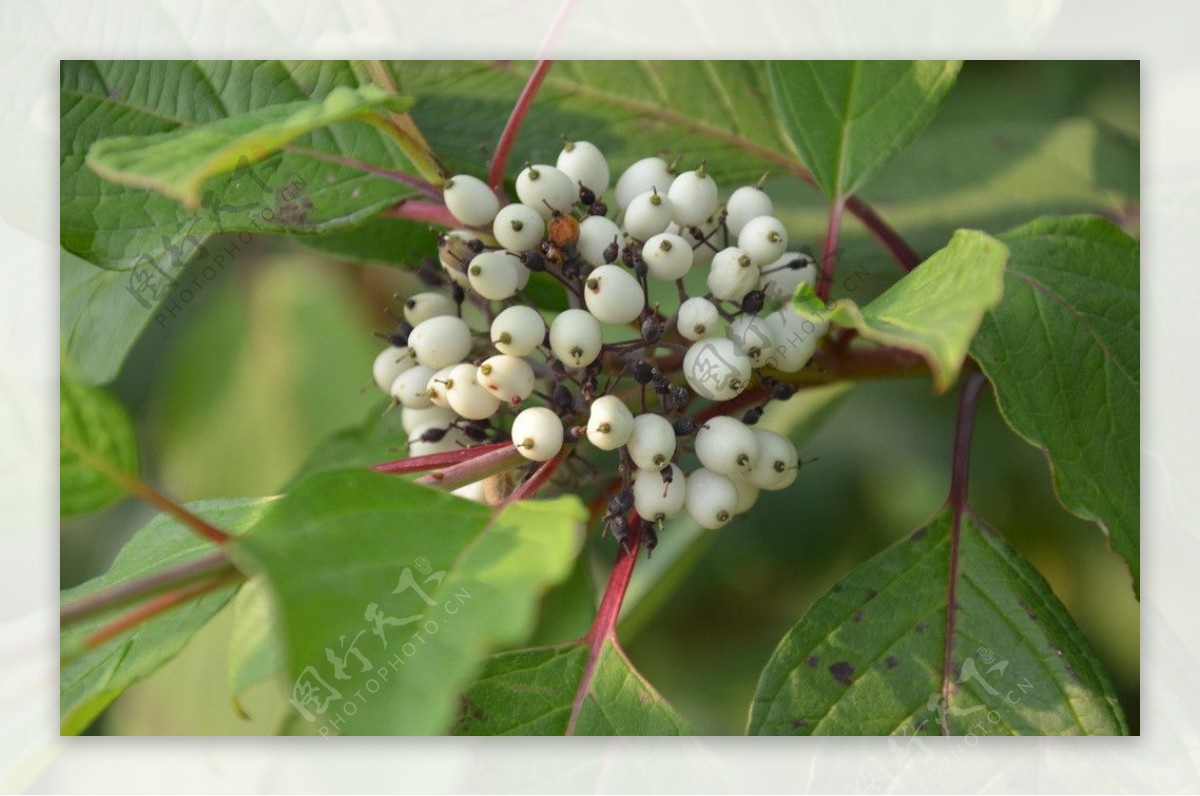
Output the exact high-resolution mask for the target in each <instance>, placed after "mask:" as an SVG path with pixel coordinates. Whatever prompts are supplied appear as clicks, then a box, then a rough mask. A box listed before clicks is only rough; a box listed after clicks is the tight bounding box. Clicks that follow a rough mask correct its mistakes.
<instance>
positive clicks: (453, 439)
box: [408, 423, 470, 456]
mask: <svg viewBox="0 0 1200 796" xmlns="http://www.w3.org/2000/svg"><path fill="white" fill-rule="evenodd" d="M430 429H437V430H444V431H445V434H443V435H442V438H441V439H439V440H438V441H436V442H427V441H425V440H423V439H421V436H422V435H423V434H424V433H425V432H426V431H429V430H430ZM468 444H470V440H469V439H467V435H466V434H464V433H463V432H462V431H461V430H460V429H458V428H455V427H453V426H449V425H448V424H447V423H426V424H424V425H421V426H418V427H417V428H414V429H413V431H412V434H411V435H410V436H409V438H408V455H409V456H428V455H429V454H431V453H449V452H450V451H456V450H458V449H459V448H462V447H465V446H466V445H468Z"/></svg>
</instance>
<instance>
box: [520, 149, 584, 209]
mask: <svg viewBox="0 0 1200 796" xmlns="http://www.w3.org/2000/svg"><path fill="white" fill-rule="evenodd" d="M516 187H517V197H518V198H519V199H520V200H521V204H525V205H529V206H530V207H532V208H533V209H534V210H536V211H537V212H538V214H539V215H540V216H541V217H542V218H543V219H545V220H549V218H550V216H551V214H552V212H553V211H554V210H557V211H559V212H560V213H569V212H571V210H572V209H574V207H575V202H576V201H577V200H578V198H579V189H578V188H576V187H575V181H574V180H572V179H571V178H570V177H568V176H567V175H566V174H564V173H563V172H561V171H559V170H558V169H556V168H555V167H554V166H547V165H545V164H542V163H539V164H537V165H534V166H526V167H525V168H524V169H522V170H521V173H520V174H518V175H517V185H516ZM547 205H549V206H548V207H547Z"/></svg>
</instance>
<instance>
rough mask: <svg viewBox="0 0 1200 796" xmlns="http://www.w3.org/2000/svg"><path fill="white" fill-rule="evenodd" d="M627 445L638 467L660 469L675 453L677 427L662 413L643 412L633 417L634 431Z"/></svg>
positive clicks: (669, 461)
mask: <svg viewBox="0 0 1200 796" xmlns="http://www.w3.org/2000/svg"><path fill="white" fill-rule="evenodd" d="M626 445H627V447H628V450H629V456H630V458H631V459H633V463H634V464H636V465H637V466H638V469H640V470H654V471H658V470H661V469H663V468H664V467H666V466H667V465H668V464H670V463H671V458H672V457H673V456H674V455H675V445H676V439H675V429H674V427H673V426H672V425H671V421H670V420H667V419H666V418H665V417H663V416H662V415H655V414H649V413H646V414H641V415H638V416H637V417H635V418H634V419H633V432H632V433H631V434H630V435H629V441H628V442H627V443H626Z"/></svg>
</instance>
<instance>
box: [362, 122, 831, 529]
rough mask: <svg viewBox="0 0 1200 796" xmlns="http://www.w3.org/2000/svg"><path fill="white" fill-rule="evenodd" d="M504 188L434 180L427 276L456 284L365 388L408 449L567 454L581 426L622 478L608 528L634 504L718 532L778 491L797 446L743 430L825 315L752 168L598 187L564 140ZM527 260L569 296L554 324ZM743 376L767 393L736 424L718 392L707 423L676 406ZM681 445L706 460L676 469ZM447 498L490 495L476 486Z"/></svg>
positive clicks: (601, 162)
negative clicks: (438, 196) (386, 409)
mask: <svg viewBox="0 0 1200 796" xmlns="http://www.w3.org/2000/svg"><path fill="white" fill-rule="evenodd" d="M515 188H516V194H517V197H518V200H519V201H518V202H514V203H511V204H507V205H504V206H501V202H500V200H499V199H498V198H497V195H496V193H495V192H493V191H492V190H491V189H490V188H489V187H488V185H487V184H486V183H484V182H483V181H482V180H480V179H478V178H476V177H473V176H470V175H457V176H455V177H453V178H451V179H450V180H448V181H447V182H446V183H445V185H444V200H445V204H446V208H447V209H448V210H449V212H450V213H451V214H452V215H453V216H454V218H455V219H457V220H458V221H459V222H460V223H461V224H462V225H463V228H462V229H457V230H453V231H451V232H448V233H446V234H444V235H442V236H441V238H440V239H439V243H438V261H439V263H440V266H441V267H440V269H439V268H437V266H435V265H432V263H431V264H430V265H427V266H426V267H425V268H423V269H422V275H423V277H424V278H425V280H426V281H427V282H429V283H430V284H440V285H444V286H447V287H448V288H449V289H448V291H447V292H425V293H419V294H417V295H414V296H412V297H410V298H408V299H407V300H406V301H405V303H404V318H403V320H402V321H400V323H399V324H398V326H397V328H396V329H395V330H394V331H393V332H392V334H390V335H388V339H389V342H390V343H391V346H389V347H388V348H387V349H385V350H384V351H383V352H381V353H380V354H379V356H378V358H377V359H376V360H375V366H374V378H375V382H376V383H377V384H378V385H379V387H380V388H381V389H383V390H384V391H386V392H388V393H390V394H391V396H392V398H393V400H394V403H395V404H399V405H401V406H402V407H403V418H402V422H403V426H404V429H405V431H406V432H407V433H408V434H409V452H410V454H411V455H423V454H430V453H438V452H446V451H453V450H456V449H458V448H460V447H463V446H471V445H476V444H479V443H482V442H485V441H497V440H505V439H508V440H511V442H512V444H513V445H514V446H515V447H516V449H517V450H518V451H519V452H520V454H521V455H522V456H524V457H525V458H527V459H530V460H532V461H534V462H546V461H549V460H551V459H553V458H555V457H556V456H559V454H560V453H562V451H563V450H564V447H566V446H569V450H568V454H569V455H570V456H571V457H572V458H575V457H577V456H578V454H580V453H581V452H582V451H583V450H585V446H584V445H583V444H582V443H583V440H584V439H586V442H587V443H588V444H590V446H592V447H593V448H596V449H599V450H602V451H619V456H620V462H621V473H622V481H621V485H620V488H619V489H618V490H617V491H616V493H615V495H614V496H613V497H612V499H611V501H610V503H609V515H608V517H607V518H606V520H607V523H608V527H610V528H612V529H613V531H614V535H616V536H617V537H618V538H620V539H623V538H624V535H625V533H626V532H627V528H626V527H625V519H624V518H625V516H626V515H627V514H628V512H629V510H630V509H636V511H637V514H638V515H639V516H640V517H641V518H642V519H643V520H645V521H647V522H649V523H654V524H656V525H658V526H659V527H661V522H662V521H663V520H665V519H668V518H670V517H673V516H675V515H677V514H679V513H680V512H681V511H686V512H687V513H688V514H689V515H690V516H691V517H692V519H693V520H695V521H696V522H697V523H698V524H699V525H701V526H703V527H705V528H710V529H712V528H719V527H721V526H723V525H725V524H726V523H728V522H729V520H730V519H732V518H733V516H735V515H736V514H739V513H741V512H744V511H746V510H748V509H749V508H750V506H751V505H752V504H753V503H754V502H755V500H756V498H757V496H758V492H759V490H761V489H768V490H773V489H783V488H785V487H787V486H789V485H790V484H791V483H792V482H793V481H794V480H795V478H796V473H797V471H798V469H799V467H800V462H799V458H798V455H797V452H796V448H795V447H794V446H793V445H792V443H791V442H790V441H789V440H787V439H786V438H785V437H783V436H781V435H779V434H776V433H774V432H771V431H766V430H763V429H759V428H754V427H753V426H754V424H755V423H756V422H757V420H758V419H759V417H760V416H761V414H762V406H763V404H765V403H766V402H768V401H770V400H773V399H786V398H788V397H789V396H790V395H791V394H792V391H793V389H794V388H792V387H791V386H790V385H788V384H786V383H784V382H781V381H780V379H779V378H778V376H777V375H773V374H777V373H790V372H795V371H797V370H799V369H801V368H803V367H804V366H805V365H806V364H807V363H808V361H809V359H810V358H811V357H812V355H813V352H814V351H815V349H816V346H817V343H818V342H819V340H820V338H821V336H822V335H823V334H824V333H825V332H826V330H827V324H825V323H823V322H820V321H817V320H813V319H809V318H805V317H802V316H801V315H798V314H796V313H795V311H794V310H793V309H792V308H791V306H790V299H791V297H792V295H793V294H794V292H795V291H796V289H797V288H798V287H799V285H800V284H801V283H808V284H809V285H810V286H815V282H816V279H817V268H816V264H815V262H814V261H813V258H812V257H811V256H809V255H808V254H807V253H804V252H794V251H793V252H788V251H787V249H788V234H787V230H786V229H785V228H784V225H783V224H782V223H781V222H780V220H779V219H778V218H776V217H775V216H774V215H773V212H774V205H773V203H772V201H771V198H770V197H769V196H768V195H767V194H766V192H765V191H763V190H762V187H761V181H760V183H759V184H758V185H747V186H743V187H740V188H738V189H737V190H735V191H733V193H732V194H730V195H729V196H728V197H727V198H726V199H725V200H724V201H722V199H721V195H720V191H719V189H718V186H717V184H716V181H715V180H714V179H713V177H712V176H711V175H709V174H708V173H707V172H706V170H705V164H704V163H701V164H700V165H699V167H698V168H696V169H695V170H693V171H685V172H682V173H676V171H675V168H674V164H670V165H669V164H668V163H667V162H665V161H664V160H662V159H661V158H657V157H649V158H645V159H643V160H639V161H638V162H636V163H634V164H633V165H632V166H630V167H629V168H628V169H626V170H625V172H624V173H623V174H622V175H621V176H620V178H619V179H618V180H617V182H616V185H615V187H614V189H613V191H612V192H611V194H609V193H608V189H609V167H608V163H607V161H606V159H605V157H604V155H603V154H602V153H601V151H600V150H599V149H598V148H597V147H596V146H594V145H593V144H591V143H588V142H586V141H575V142H571V141H567V142H565V146H564V148H563V150H562V152H561V153H560V154H559V156H558V160H557V163H556V165H554V166H550V165H543V164H537V165H527V166H526V167H525V168H524V169H523V170H522V171H521V172H520V174H519V175H518V176H517V179H516V185H515ZM606 195H611V197H612V199H613V200H615V203H616V207H617V213H616V214H615V218H616V219H617V220H613V218H610V217H609V208H608V205H607V204H606V203H605V196H606ZM700 268H704V269H706V272H707V273H706V279H705V281H704V284H705V286H706V288H707V290H706V292H705V293H704V294H703V295H690V292H689V286H688V282H689V280H688V276H689V274H691V273H692V272H693V271H695V270H697V269H700ZM535 272H537V273H544V274H547V275H548V276H549V277H550V278H552V279H554V280H557V281H558V282H559V283H561V284H562V285H563V287H564V289H565V291H566V294H567V296H568V297H569V299H570V302H571V306H570V308H569V309H566V310H564V311H562V312H559V313H557V314H556V315H554V316H553V317H552V318H549V324H547V320H548V318H547V317H546V316H544V315H543V312H542V311H541V310H539V309H538V308H537V307H535V306H533V305H532V304H531V302H530V301H528V300H527V298H526V296H525V294H524V289H525V287H526V285H527V283H528V282H529V280H530V278H531V275H532V274H533V273H535ZM690 281H691V282H693V283H696V282H698V281H699V280H698V279H696V278H695V277H693V278H692V279H691V280H690ZM654 282H660V283H665V284H666V286H667V289H668V290H670V286H671V285H672V284H673V285H674V292H675V293H676V294H677V295H678V299H679V304H678V308H677V309H676V310H675V311H674V312H673V313H672V314H670V315H669V316H668V315H665V314H664V313H663V312H661V311H660V305H659V304H657V303H655V304H651V302H650V300H649V299H648V295H649V291H651V290H652V289H656V288H655V287H654ZM672 303H674V302H673V301H672ZM780 305H782V306H780ZM772 310H773V311H772ZM485 325H486V327H487V329H486V332H485V331H484V328H483V327H484V326H485ZM622 331H623V332H625V334H624V335H622V334H621V332H622ZM752 386H754V387H756V388H757V390H758V393H760V394H761V395H762V396H763V397H762V399H761V400H758V401H755V402H753V403H752V404H751V405H749V409H748V410H746V411H745V413H744V415H743V416H742V418H741V419H740V420H739V419H735V418H733V417H725V416H721V415H720V414H719V411H720V409H721V407H720V406H719V405H718V406H717V407H715V408H714V409H715V411H714V410H709V411H708V412H706V413H704V415H703V416H704V417H706V418H708V419H704V420H698V419H697V415H695V414H688V412H687V410H688V409H689V408H690V407H691V405H692V404H693V401H694V399H695V398H696V397H697V396H699V397H701V398H704V399H707V400H709V401H714V402H722V401H728V400H729V399H732V398H735V397H736V396H738V395H740V394H741V393H743V392H744V391H746V390H747V389H748V388H751V387H752ZM531 404H536V405H531ZM634 406H636V407H637V411H636V412H635V411H634V409H633V408H631V407H634ZM743 408H745V407H743ZM710 415H712V416H711V417H709V416H710ZM689 447H690V448H691V449H692V451H693V452H694V454H695V457H696V459H698V460H699V466H698V467H696V468H695V469H692V470H691V472H690V473H687V474H685V472H684V470H683V469H682V467H681V466H680V461H681V459H682V458H683V457H684V455H685V454H686V453H687V448H689ZM458 493H459V494H462V495H464V496H466V497H470V498H472V499H476V500H485V499H486V495H485V488H484V484H483V482H480V483H478V484H473V485H470V486H468V487H463V488H462V489H460V490H458ZM647 530H649V531H650V532H651V534H652V533H653V529H652V528H650V527H648V526H647Z"/></svg>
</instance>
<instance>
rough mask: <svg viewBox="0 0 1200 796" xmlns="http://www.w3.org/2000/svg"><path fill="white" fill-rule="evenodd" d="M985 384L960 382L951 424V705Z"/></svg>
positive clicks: (945, 662) (946, 699) (946, 673)
mask: <svg viewBox="0 0 1200 796" xmlns="http://www.w3.org/2000/svg"><path fill="white" fill-rule="evenodd" d="M984 382H985V378H984V375H983V374H982V373H978V372H976V373H971V374H969V375H968V376H967V377H966V378H965V379H964V380H963V386H962V395H961V397H960V398H959V403H958V418H957V420H956V421H955V424H954V458H953V463H952V465H951V471H950V497H949V498H948V499H947V501H946V502H947V504H948V505H949V506H950V515H951V521H950V573H949V578H948V581H949V583H948V584H947V586H946V645H945V651H944V656H943V659H942V704H944V705H949V704H950V688H951V682H952V676H951V674H950V673H951V672H952V671H953V670H952V668H951V667H952V666H953V665H954V620H955V616H956V614H957V610H958V602H957V590H958V589H957V587H958V560H959V544H960V542H961V539H962V517H963V513H964V512H966V510H967V481H968V477H969V475H970V467H971V432H972V431H973V430H974V428H975V410H976V408H977V407H978V406H979V396H980V393H981V392H982V391H983V385H984ZM949 734H950V732H949V727H948V726H947V725H946V716H945V715H943V716H942V735H949Z"/></svg>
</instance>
